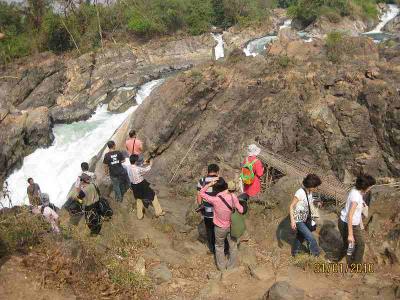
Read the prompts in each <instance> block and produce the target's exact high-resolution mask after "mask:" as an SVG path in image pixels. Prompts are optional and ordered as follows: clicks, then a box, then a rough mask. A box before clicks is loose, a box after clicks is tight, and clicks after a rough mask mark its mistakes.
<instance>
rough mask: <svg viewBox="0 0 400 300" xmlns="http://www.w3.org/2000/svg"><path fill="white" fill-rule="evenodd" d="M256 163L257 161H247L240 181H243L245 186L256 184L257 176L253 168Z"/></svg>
mask: <svg viewBox="0 0 400 300" xmlns="http://www.w3.org/2000/svg"><path fill="white" fill-rule="evenodd" d="M256 162H257V159H255V160H253V161H251V162H250V161H249V160H248V159H246V162H245V164H244V165H243V167H242V171H241V173H240V179H242V181H243V183H244V184H245V185H251V184H252V183H253V182H254V178H255V176H256V174H255V173H254V170H253V166H254V164H255V163H256Z"/></svg>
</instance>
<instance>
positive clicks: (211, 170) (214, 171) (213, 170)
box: [207, 164, 219, 175]
mask: <svg viewBox="0 0 400 300" xmlns="http://www.w3.org/2000/svg"><path fill="white" fill-rule="evenodd" d="M207 172H208V175H218V173H219V167H218V165H217V164H210V165H208V168H207Z"/></svg>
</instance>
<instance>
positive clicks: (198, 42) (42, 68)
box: [0, 34, 215, 186]
mask: <svg viewBox="0 0 400 300" xmlns="http://www.w3.org/2000/svg"><path fill="white" fill-rule="evenodd" d="M214 46H215V41H214V40H213V38H212V37H211V35H210V34H205V35H203V36H198V37H184V38H180V37H178V38H175V39H172V38H169V39H167V38H164V39H159V40H153V41H150V42H148V43H146V44H141V45H140V44H137V45H125V46H122V47H121V46H120V45H115V46H112V47H108V48H106V49H104V51H98V52H93V53H87V54H84V55H82V56H80V57H77V58H64V57H58V56H56V55H53V54H50V53H42V54H40V55H37V56H35V57H30V58H27V59H25V60H22V61H20V62H17V63H15V64H13V65H9V66H7V67H4V68H3V69H4V70H3V71H0V130H1V136H0V144H2V147H1V151H0V155H1V159H0V161H1V164H0V166H1V168H0V186H1V185H2V182H3V180H4V179H5V177H6V176H7V175H8V174H9V173H10V172H11V171H12V169H13V168H14V167H16V166H18V164H19V163H20V162H21V159H22V158H23V157H24V156H25V155H27V154H29V153H31V152H32V151H34V150H35V149H36V148H37V147H43V146H47V145H49V144H50V143H51V140H52V138H51V137H52V135H51V126H52V124H54V123H70V122H74V121H78V120H84V119H87V118H89V117H90V116H91V115H92V114H93V112H94V111H95V109H96V108H97V107H98V105H99V104H107V103H108V104H109V105H108V107H109V109H110V110H111V111H119V112H121V111H124V110H126V109H127V108H129V107H130V106H131V105H133V100H132V99H133V97H134V95H135V94H136V91H137V90H138V88H139V87H140V86H141V85H142V84H144V83H146V82H148V81H150V80H152V79H157V78H160V77H162V76H164V75H166V74H168V73H171V72H174V71H178V70H185V69H188V68H190V67H192V66H193V65H197V64H199V63H202V62H205V61H208V60H211V59H213V47H214ZM127 90H129V92H128V91H127ZM37 110H39V111H46V115H43V118H42V119H43V120H45V121H44V122H43V123H41V125H40V126H41V127H40V130H37V124H36V123H29V122H26V119H27V118H28V120H29V117H27V116H31V115H32V114H33V115H35V114H37ZM29 126H32V127H29ZM43 126H44V127H46V126H47V127H46V128H44V127H43ZM10 128H11V129H12V130H11V129H10ZM15 131H18V133H19V134H14V132H15ZM32 132H34V133H35V134H33V136H31V135H30V133H32ZM36 132H39V133H40V136H38V135H37V134H36ZM44 137H46V138H44Z"/></svg>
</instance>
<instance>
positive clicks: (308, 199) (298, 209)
mask: <svg viewBox="0 0 400 300" xmlns="http://www.w3.org/2000/svg"><path fill="white" fill-rule="evenodd" d="M321 183H322V182H321V179H320V178H319V177H318V176H317V175H315V174H308V175H307V176H306V178H304V180H303V187H302V188H300V189H298V190H297V192H296V194H295V195H294V197H293V200H292V203H290V206H289V214H290V224H291V227H292V230H293V231H296V232H297V233H296V239H295V241H294V244H293V247H292V255H293V256H296V255H297V254H299V252H300V250H301V247H302V244H303V242H304V240H306V241H307V242H308V244H309V247H310V252H311V254H312V255H314V256H319V254H320V249H319V247H318V243H317V241H316V240H315V238H314V236H313V234H312V231H311V230H312V225H315V224H312V222H314V221H313V220H312V218H311V207H310V206H311V205H313V201H314V198H313V195H312V193H313V192H316V191H317V188H318V186H320V185H321Z"/></svg>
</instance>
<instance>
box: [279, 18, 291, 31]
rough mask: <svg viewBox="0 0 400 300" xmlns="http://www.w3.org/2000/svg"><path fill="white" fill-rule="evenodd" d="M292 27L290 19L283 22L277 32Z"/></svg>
mask: <svg viewBox="0 0 400 300" xmlns="http://www.w3.org/2000/svg"><path fill="white" fill-rule="evenodd" d="M291 26H292V19H287V20H285V22H283V25H281V26H280V27H279V30H281V29H283V28H290V27H291Z"/></svg>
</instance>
